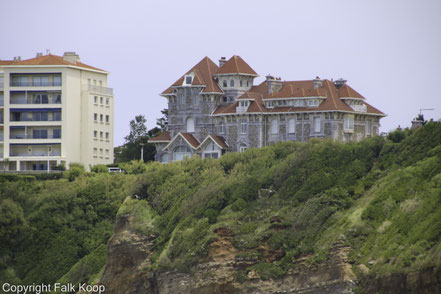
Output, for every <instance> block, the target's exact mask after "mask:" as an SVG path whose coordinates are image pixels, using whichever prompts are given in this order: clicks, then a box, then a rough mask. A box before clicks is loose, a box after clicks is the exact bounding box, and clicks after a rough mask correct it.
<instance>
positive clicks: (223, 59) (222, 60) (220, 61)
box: [219, 57, 227, 67]
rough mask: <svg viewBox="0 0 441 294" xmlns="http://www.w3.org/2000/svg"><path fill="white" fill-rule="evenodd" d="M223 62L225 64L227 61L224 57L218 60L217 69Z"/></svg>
mask: <svg viewBox="0 0 441 294" xmlns="http://www.w3.org/2000/svg"><path fill="white" fill-rule="evenodd" d="M225 62H227V59H226V58H225V57H221V59H219V67H222V66H223V65H224V64H225Z"/></svg>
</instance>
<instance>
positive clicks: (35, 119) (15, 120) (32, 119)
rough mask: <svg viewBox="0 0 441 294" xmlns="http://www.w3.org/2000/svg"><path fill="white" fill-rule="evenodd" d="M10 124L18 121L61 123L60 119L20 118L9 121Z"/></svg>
mask: <svg viewBox="0 0 441 294" xmlns="http://www.w3.org/2000/svg"><path fill="white" fill-rule="evenodd" d="M11 121H12V122H18V121H61V117H55V118H47V119H43V118H20V119H15V118H13V119H11Z"/></svg>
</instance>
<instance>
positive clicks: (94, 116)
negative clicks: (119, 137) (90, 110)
mask: <svg viewBox="0 0 441 294" xmlns="http://www.w3.org/2000/svg"><path fill="white" fill-rule="evenodd" d="M93 120H94V121H97V120H98V114H97V113H94V114H93Z"/></svg>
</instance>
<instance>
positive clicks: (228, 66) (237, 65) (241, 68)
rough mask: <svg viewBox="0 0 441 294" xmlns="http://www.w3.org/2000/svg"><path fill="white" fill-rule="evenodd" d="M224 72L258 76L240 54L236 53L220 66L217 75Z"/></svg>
mask: <svg viewBox="0 0 441 294" xmlns="http://www.w3.org/2000/svg"><path fill="white" fill-rule="evenodd" d="M222 74H246V75H252V76H257V73H256V72H255V71H254V70H253V69H252V68H251V66H249V65H248V64H247V63H246V62H245V61H244V60H243V59H242V58H241V57H240V56H237V55H234V56H233V57H231V58H230V59H229V60H228V61H227V62H225V64H224V65H223V66H222V67H221V68H219V70H218V71H217V72H216V75H222Z"/></svg>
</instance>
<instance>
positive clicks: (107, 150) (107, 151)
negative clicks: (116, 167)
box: [106, 149, 109, 158]
mask: <svg viewBox="0 0 441 294" xmlns="http://www.w3.org/2000/svg"><path fill="white" fill-rule="evenodd" d="M106 158H109V149H106Z"/></svg>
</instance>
